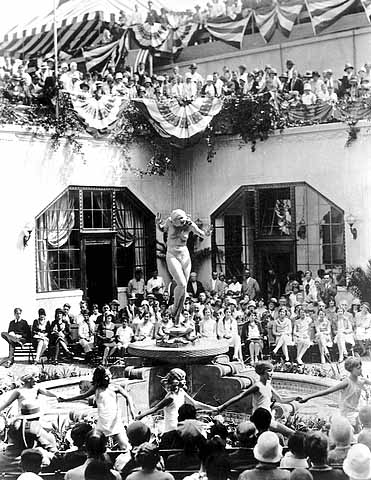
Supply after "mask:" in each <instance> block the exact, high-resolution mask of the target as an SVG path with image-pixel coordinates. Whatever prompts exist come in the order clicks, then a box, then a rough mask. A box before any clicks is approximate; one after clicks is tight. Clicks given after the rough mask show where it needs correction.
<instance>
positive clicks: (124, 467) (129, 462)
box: [115, 422, 151, 478]
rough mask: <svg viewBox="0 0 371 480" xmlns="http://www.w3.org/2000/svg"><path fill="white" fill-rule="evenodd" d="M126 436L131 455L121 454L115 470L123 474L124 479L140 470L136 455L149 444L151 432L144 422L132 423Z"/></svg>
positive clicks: (117, 459)
mask: <svg viewBox="0 0 371 480" xmlns="http://www.w3.org/2000/svg"><path fill="white" fill-rule="evenodd" d="M126 435H127V437H128V440H129V443H130V446H131V450H130V453H128V452H126V453H121V454H120V455H119V456H118V457H117V458H116V461H115V470H117V471H118V472H120V473H121V477H122V478H126V477H127V476H128V475H129V474H130V473H132V472H135V471H138V470H139V468H140V466H139V464H138V462H137V461H136V459H135V453H136V451H137V449H138V447H139V446H140V445H142V444H143V443H145V442H149V440H150V438H151V430H150V428H149V427H148V426H147V425H146V424H145V423H143V422H132V423H130V424H129V425H128V428H127V430H126Z"/></svg>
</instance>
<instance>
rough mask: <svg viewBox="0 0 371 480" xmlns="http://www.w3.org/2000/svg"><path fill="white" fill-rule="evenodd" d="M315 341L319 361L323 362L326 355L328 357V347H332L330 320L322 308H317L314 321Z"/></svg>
mask: <svg viewBox="0 0 371 480" xmlns="http://www.w3.org/2000/svg"><path fill="white" fill-rule="evenodd" d="M315 338H316V341H317V342H318V348H319V352H320V355H321V363H325V359H326V357H327V358H328V359H329V351H328V347H332V345H333V343H332V336H331V322H330V320H329V319H328V318H327V316H326V313H325V312H324V311H323V310H319V312H318V319H317V322H316V337H315Z"/></svg>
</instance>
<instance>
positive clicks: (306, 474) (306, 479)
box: [290, 468, 313, 480]
mask: <svg viewBox="0 0 371 480" xmlns="http://www.w3.org/2000/svg"><path fill="white" fill-rule="evenodd" d="M290 480H313V475H312V474H311V473H310V471H309V470H306V469H304V468H295V469H294V470H293V471H292V472H291V475H290Z"/></svg>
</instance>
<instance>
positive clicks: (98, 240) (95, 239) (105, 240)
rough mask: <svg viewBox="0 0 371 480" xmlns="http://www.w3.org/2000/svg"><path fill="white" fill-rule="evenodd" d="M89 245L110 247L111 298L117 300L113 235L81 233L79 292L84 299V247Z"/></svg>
mask: <svg viewBox="0 0 371 480" xmlns="http://www.w3.org/2000/svg"><path fill="white" fill-rule="evenodd" d="M89 245H111V264H112V270H111V282H112V295H113V297H112V298H117V274H116V255H115V253H116V236H115V235H114V234H113V233H107V232H104V233H90V232H89V233H87V232H82V233H81V251H80V255H81V259H80V260H81V290H82V291H83V292H84V293H83V296H84V298H86V297H87V296H88V295H87V293H88V292H87V290H88V278H87V270H86V247H87V246H89Z"/></svg>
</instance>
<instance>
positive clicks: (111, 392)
mask: <svg viewBox="0 0 371 480" xmlns="http://www.w3.org/2000/svg"><path fill="white" fill-rule="evenodd" d="M111 378H112V377H111V372H110V371H109V370H107V369H106V368H104V367H103V366H102V365H100V366H99V367H97V368H96V369H95V370H94V373H93V381H92V386H91V387H90V388H89V389H88V390H87V391H86V392H85V393H82V394H81V395H76V396H75V397H71V398H59V401H60V402H72V401H74V400H83V399H85V398H88V397H91V396H92V395H95V401H96V403H97V407H98V421H97V425H96V429H97V430H99V431H100V432H102V433H104V435H106V437H113V440H114V441H115V442H116V443H117V444H118V447H119V449H120V450H125V449H126V448H127V446H128V442H127V439H126V434H125V429H124V425H123V423H122V419H121V415H120V411H119V406H118V402H117V394H120V395H122V396H123V397H124V398H125V399H126V401H127V405H128V410H129V414H130V416H131V417H132V418H134V407H133V402H132V399H131V397H130V395H129V394H128V393H127V392H126V391H125V390H124V389H123V388H122V387H121V386H120V385H114V384H111V383H110V382H111Z"/></svg>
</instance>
